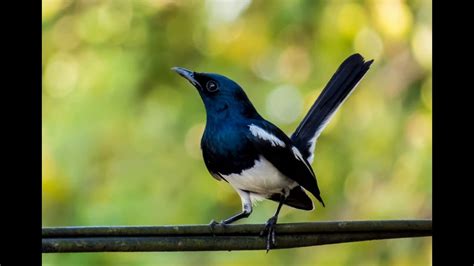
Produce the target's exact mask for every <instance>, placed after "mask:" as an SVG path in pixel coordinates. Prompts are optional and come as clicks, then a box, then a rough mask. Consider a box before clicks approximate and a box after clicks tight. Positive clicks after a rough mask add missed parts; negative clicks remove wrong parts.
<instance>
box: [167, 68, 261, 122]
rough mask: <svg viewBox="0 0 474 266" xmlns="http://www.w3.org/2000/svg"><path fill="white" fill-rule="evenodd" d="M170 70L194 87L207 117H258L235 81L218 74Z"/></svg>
mask: <svg viewBox="0 0 474 266" xmlns="http://www.w3.org/2000/svg"><path fill="white" fill-rule="evenodd" d="M172 70H174V71H175V72H176V73H178V74H179V75H180V76H182V77H183V78H185V79H187V80H188V81H189V82H190V83H191V84H192V85H193V86H194V87H196V89H197V90H198V92H199V95H201V98H202V100H203V102H204V105H205V107H206V112H207V114H208V116H210V115H212V116H220V117H226V116H228V115H243V116H246V117H252V116H255V115H258V114H257V111H256V110H255V108H254V107H253V105H252V103H251V102H250V101H249V99H248V97H247V95H246V94H245V92H244V90H243V89H242V88H241V87H240V86H239V84H237V83H236V82H235V81H233V80H231V79H229V78H227V77H225V76H222V75H219V74H214V73H200V72H194V71H191V70H188V69H185V68H182V67H173V68H172Z"/></svg>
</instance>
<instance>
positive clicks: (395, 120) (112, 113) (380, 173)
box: [42, 0, 432, 265]
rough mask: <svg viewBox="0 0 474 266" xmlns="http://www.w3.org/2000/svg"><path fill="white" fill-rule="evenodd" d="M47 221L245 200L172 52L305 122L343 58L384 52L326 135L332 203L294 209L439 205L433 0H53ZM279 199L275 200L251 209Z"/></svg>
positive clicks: (359, 253) (370, 259)
mask: <svg viewBox="0 0 474 266" xmlns="http://www.w3.org/2000/svg"><path fill="white" fill-rule="evenodd" d="M42 28H43V53H42V54H43V67H42V69H43V94H42V95H43V97H42V101H43V110H42V111H43V130H42V131H43V132H42V133H43V140H42V142H43V156H42V157H43V209H42V213H43V226H67V225H169V224H198V223H208V222H209V221H210V220H211V219H216V220H217V219H222V218H226V217H228V216H230V215H232V214H234V213H236V212H237V211H239V210H240V200H239V198H238V196H237V194H236V193H235V192H234V191H232V189H231V188H230V186H228V185H227V184H226V183H224V182H220V183H219V182H216V181H215V180H214V179H213V178H211V176H210V175H209V174H208V172H207V170H206V169H205V166H204V163H203V161H202V159H201V154H200V148H199V141H200V137H201V134H202V130H203V128H204V125H205V124H204V123H205V113H204V107H203V105H202V102H201V100H200V99H199V96H198V94H197V92H196V91H195V90H194V88H193V87H192V86H191V85H189V84H188V83H187V82H186V81H184V80H183V79H182V78H180V77H179V76H177V75H176V74H175V73H173V72H172V71H170V68H171V67H173V66H182V67H187V68H190V69H193V70H196V71H203V72H218V73H221V74H224V75H226V76H229V77H231V78H232V79H234V80H236V81H237V82H239V83H240V84H241V85H242V87H243V88H244V89H245V90H246V92H247V94H248V95H249V97H250V99H251V100H252V101H253V102H254V104H255V106H256V107H257V109H258V110H259V111H260V113H261V114H262V115H263V116H264V117H266V118H268V119H269V120H271V121H272V122H274V123H275V124H276V125H278V126H280V127H281V128H282V129H283V130H284V131H285V132H287V133H288V134H291V132H292V130H293V129H295V128H296V126H297V124H298V122H299V121H301V119H302V117H303V116H304V114H305V113H306V111H307V110H308V109H309V107H310V105H311V104H312V103H313V102H314V100H315V99H316V97H317V95H319V93H320V91H321V89H322V88H323V86H324V85H325V84H326V82H327V81H328V80H329V78H330V77H331V75H332V74H333V73H334V71H335V70H336V68H337V67H338V66H339V64H340V63H341V62H342V60H343V59H344V58H346V57H347V56H348V55H350V54H351V53H354V52H359V53H361V54H362V55H363V56H364V57H365V58H366V59H375V63H374V64H373V66H372V68H371V70H370V71H369V72H368V74H367V76H366V77H365V78H364V80H363V81H362V82H361V83H360V84H359V86H358V88H357V89H356V91H355V92H354V93H353V94H352V95H351V97H350V98H349V100H348V101H346V102H345V104H344V105H343V107H342V108H341V109H340V110H339V111H338V113H337V115H336V116H335V117H334V119H333V120H332V121H331V122H330V124H329V125H328V127H327V128H326V130H325V131H324V132H323V133H322V135H321V137H320V139H319V141H318V145H317V148H316V149H317V153H316V157H315V161H314V163H313V167H314V169H315V172H316V174H317V176H318V181H319V184H320V188H321V191H322V196H323V197H324V200H325V202H326V205H327V207H326V208H321V207H320V205H317V209H316V211H313V212H304V211H299V210H295V209H290V208H283V210H282V213H281V216H280V222H303V221H326V220H357V219H403V218H431V213H432V208H431V206H432V201H431V175H432V172H431V166H432V160H431V152H432V144H431V142H432V134H431V128H432V123H431V114H432V110H431V106H432V105H431V102H432V100H431V95H432V93H431V91H432V87H431V73H432V71H431V47H432V46H431V36H432V34H431V1H429V0H412V1H401V0H391V1H389V0H387V1H377V0H373V1H371V0H367V1H285V0H275V1H262V0H254V1H251V0H245V1H236V0H232V1H231V0H228V1H224V0H209V1H197V0H196V1H184V0H183V1H171V0H130V1H126V0H109V1H98V0H97V1H96V0H77V1H70V0H43V23H42ZM275 207H276V204H275V203H273V202H262V203H260V204H259V205H258V206H257V207H256V209H255V211H254V213H253V214H252V216H251V217H250V218H248V219H247V221H245V222H248V223H263V222H264V221H266V219H267V218H268V217H270V216H271V214H272V213H273V211H274V209H275ZM43 263H44V264H45V265H429V264H431V238H422V239H401V240H387V241H375V242H363V243H351V244H339V245H329V246H321V247H310V248H301V249H293V250H274V251H271V252H270V253H269V254H268V255H266V254H265V252H262V251H248V252H230V253H229V252H195V253H97V254H45V255H43Z"/></svg>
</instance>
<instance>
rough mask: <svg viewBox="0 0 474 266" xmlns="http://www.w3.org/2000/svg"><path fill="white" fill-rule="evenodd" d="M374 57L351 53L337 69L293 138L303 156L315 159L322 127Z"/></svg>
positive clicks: (363, 73) (309, 159)
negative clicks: (365, 58) (313, 156)
mask: <svg viewBox="0 0 474 266" xmlns="http://www.w3.org/2000/svg"><path fill="white" fill-rule="evenodd" d="M372 62H373V60H370V61H368V62H365V61H364V58H363V57H362V56H361V55H360V54H353V55H351V56H349V57H348V58H347V59H346V60H345V61H344V62H343V63H342V64H341V66H339V68H338V69H337V71H336V73H334V75H333V76H332V78H331V80H330V81H329V82H328V84H327V85H326V87H325V88H324V89H323V91H322V92H321V95H320V96H319V97H318V99H317V100H316V102H315V103H314V104H313V106H312V107H311V109H310V110H309V112H308V114H307V115H306V116H305V118H304V119H303V121H302V122H301V123H300V125H299V126H298V128H297V129H296V130H295V132H294V133H293V135H292V136H291V139H292V141H293V143H294V144H295V146H296V147H298V149H299V150H300V151H301V153H302V155H303V157H304V158H306V159H307V160H308V161H310V162H311V161H312V154H313V153H314V146H315V145H314V144H315V142H316V139H317V138H318V136H319V134H320V133H321V131H322V130H323V129H324V127H325V125H326V124H327V122H329V120H330V118H331V117H332V115H333V114H334V113H335V111H336V110H337V109H338V107H339V106H340V105H341V104H342V103H343V102H344V100H345V99H346V98H347V97H348V96H349V95H350V93H351V92H352V91H353V89H354V88H355V87H356V85H357V84H358V83H359V81H360V80H361V79H362V77H363V76H364V75H365V73H366V72H367V71H368V70H369V67H370V65H371V64H372Z"/></svg>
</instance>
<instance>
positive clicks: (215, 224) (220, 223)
mask: <svg viewBox="0 0 474 266" xmlns="http://www.w3.org/2000/svg"><path fill="white" fill-rule="evenodd" d="M217 225H219V226H224V225H225V223H224V222H223V221H220V222H216V221H215V220H214V219H212V220H211V222H210V223H209V227H210V228H211V232H212V233H213V234H214V228H215V227H216V226H217ZM214 236H215V235H214Z"/></svg>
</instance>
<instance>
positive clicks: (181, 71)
mask: <svg viewBox="0 0 474 266" xmlns="http://www.w3.org/2000/svg"><path fill="white" fill-rule="evenodd" d="M171 69H172V70H174V71H175V72H176V73H178V74H179V75H180V76H181V77H183V78H185V79H187V80H188V81H189V82H191V84H193V86H194V87H196V88H198V89H201V90H202V87H201V85H200V84H199V82H198V81H197V80H196V79H195V78H194V75H195V72H193V71H191V70H188V69H186V68H182V67H173V68H171Z"/></svg>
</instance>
